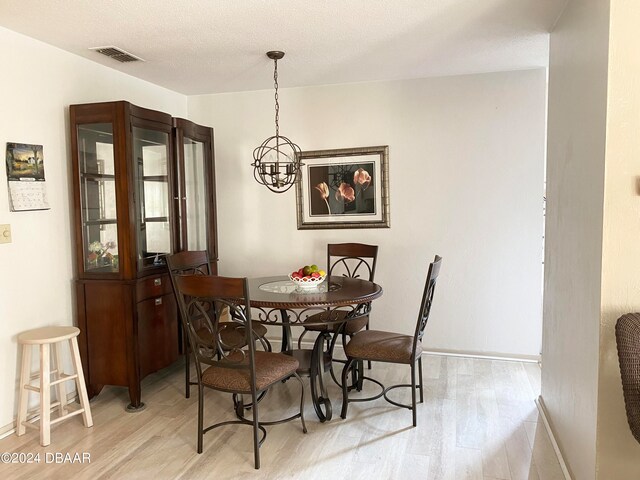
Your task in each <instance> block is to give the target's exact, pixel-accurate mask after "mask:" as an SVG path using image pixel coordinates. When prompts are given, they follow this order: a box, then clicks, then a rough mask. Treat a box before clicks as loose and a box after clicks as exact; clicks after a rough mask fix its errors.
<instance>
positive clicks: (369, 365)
mask: <svg viewBox="0 0 640 480" xmlns="http://www.w3.org/2000/svg"><path fill="white" fill-rule="evenodd" d="M364 329H365V330H369V321H367V324H366V325H365V326H364ZM367 369H368V370H371V360H367Z"/></svg>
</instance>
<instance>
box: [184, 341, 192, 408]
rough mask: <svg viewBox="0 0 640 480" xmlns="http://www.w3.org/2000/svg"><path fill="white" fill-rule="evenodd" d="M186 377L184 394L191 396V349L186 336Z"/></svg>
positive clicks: (187, 396)
mask: <svg viewBox="0 0 640 480" xmlns="http://www.w3.org/2000/svg"><path fill="white" fill-rule="evenodd" d="M184 377H185V387H184V396H185V398H189V397H190V396H191V349H190V348H189V342H188V341H187V339H186V338H185V339H184Z"/></svg>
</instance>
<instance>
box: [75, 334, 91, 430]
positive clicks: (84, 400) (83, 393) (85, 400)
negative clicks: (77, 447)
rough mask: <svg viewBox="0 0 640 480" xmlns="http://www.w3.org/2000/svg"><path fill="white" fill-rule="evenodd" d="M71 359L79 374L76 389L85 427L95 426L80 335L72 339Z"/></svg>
mask: <svg viewBox="0 0 640 480" xmlns="http://www.w3.org/2000/svg"><path fill="white" fill-rule="evenodd" d="M71 359H72V360H73V369H74V370H75V373H77V374H78V376H77V377H76V389H77V390H78V399H79V400H80V407H81V408H82V409H83V410H84V411H83V412H82V420H83V422H84V426H85V427H87V428H88V427H93V417H92V416H91V406H90V405H89V396H88V395H87V386H86V385H85V383H84V371H83V370H82V360H81V359H80V350H79V349H78V337H73V338H72V339H71Z"/></svg>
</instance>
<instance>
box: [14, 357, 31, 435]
mask: <svg viewBox="0 0 640 480" xmlns="http://www.w3.org/2000/svg"><path fill="white" fill-rule="evenodd" d="M31 349H32V346H31V345H22V369H21V373H20V392H19V399H18V420H17V421H16V433H17V434H18V436H20V435H24V431H25V426H24V422H26V421H27V407H28V404H29V390H27V389H26V388H24V386H25V385H28V384H29V383H31Z"/></svg>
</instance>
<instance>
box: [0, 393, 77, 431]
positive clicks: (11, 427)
mask: <svg viewBox="0 0 640 480" xmlns="http://www.w3.org/2000/svg"><path fill="white" fill-rule="evenodd" d="M77 398H78V395H77V393H76V392H72V393H67V404H69V403H73V402H75V401H76V399H77ZM57 408H58V407H52V408H51V413H53V412H54V411H56V410H57ZM38 420H40V414H39V413H37V412H33V413H31V414H30V415H27V422H30V423H35V422H37V421H38ZM17 422H18V417H14V418H13V422H11V423H10V424H8V425H5V426H4V427H0V440H2V439H3V438H7V437H8V436H9V435H12V434H14V433H15V432H16V425H17Z"/></svg>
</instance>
